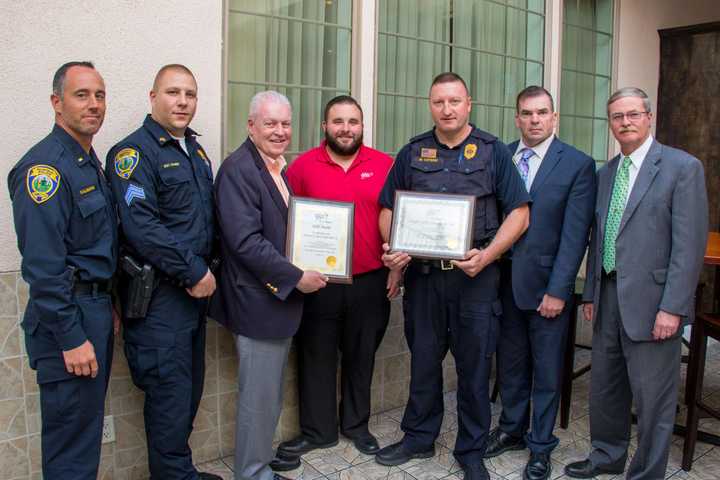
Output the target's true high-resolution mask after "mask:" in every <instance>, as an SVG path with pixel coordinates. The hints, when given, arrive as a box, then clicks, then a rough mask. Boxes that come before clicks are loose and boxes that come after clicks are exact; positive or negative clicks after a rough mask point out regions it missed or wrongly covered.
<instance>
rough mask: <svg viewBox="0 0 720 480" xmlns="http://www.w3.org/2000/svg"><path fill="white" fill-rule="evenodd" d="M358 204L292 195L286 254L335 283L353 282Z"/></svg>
mask: <svg viewBox="0 0 720 480" xmlns="http://www.w3.org/2000/svg"><path fill="white" fill-rule="evenodd" d="M354 214H355V205H354V204H353V203H350V202H334V201H329V200H318V199H314V198H304V197H294V196H293V197H290V201H289V204H288V228H287V241H286V244H285V245H286V246H285V249H286V252H285V254H286V256H287V258H288V259H289V260H290V262H292V264H293V265H295V266H296V267H298V268H300V269H302V270H316V271H318V272H320V273H322V274H324V275H327V277H328V281H329V282H333V283H352V251H353V225H354V221H353V220H354Z"/></svg>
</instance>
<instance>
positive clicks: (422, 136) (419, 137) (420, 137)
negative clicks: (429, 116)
mask: <svg viewBox="0 0 720 480" xmlns="http://www.w3.org/2000/svg"><path fill="white" fill-rule="evenodd" d="M428 137H432V130H428V131H427V132H423V133H421V134H420V135H416V136H414V137H412V138H411V139H410V141H409V142H408V143H416V142H419V141H420V140H424V139H426V138H428Z"/></svg>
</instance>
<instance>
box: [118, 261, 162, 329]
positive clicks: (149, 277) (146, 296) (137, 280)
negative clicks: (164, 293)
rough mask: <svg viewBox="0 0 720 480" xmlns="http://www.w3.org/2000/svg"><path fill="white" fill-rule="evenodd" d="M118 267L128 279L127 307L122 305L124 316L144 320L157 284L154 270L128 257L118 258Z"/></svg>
mask: <svg viewBox="0 0 720 480" xmlns="http://www.w3.org/2000/svg"><path fill="white" fill-rule="evenodd" d="M120 266H121V268H122V270H123V272H125V273H126V274H127V275H128V276H129V277H130V283H129V286H128V296H127V305H124V306H123V307H124V316H125V317H127V318H144V317H145V315H146V314H147V310H148V306H150V299H151V298H152V294H153V291H154V290H155V287H156V286H157V284H156V283H155V270H154V269H153V267H152V266H151V265H147V264H144V265H143V264H141V263H139V262H138V261H137V260H136V259H134V258H133V257H131V256H130V255H123V256H121V257H120Z"/></svg>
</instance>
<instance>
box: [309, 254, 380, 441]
mask: <svg viewBox="0 0 720 480" xmlns="http://www.w3.org/2000/svg"><path fill="white" fill-rule="evenodd" d="M386 282H387V270H386V269H384V268H381V269H378V270H373V271H371V272H367V273H364V274H361V275H355V276H354V277H353V283H352V284H351V285H343V284H337V283H331V284H328V285H327V287H325V288H323V289H321V290H319V291H318V292H317V293H313V294H311V295H306V296H305V306H304V309H303V317H302V322H301V324H300V329H299V331H298V360H299V376H300V385H299V390H300V429H301V431H302V433H303V435H305V436H307V438H309V439H310V440H311V441H313V442H316V443H331V442H334V441H335V440H337V436H338V420H337V415H336V412H337V400H336V398H337V385H336V382H337V364H338V347H339V349H340V351H341V352H342V366H341V368H342V377H341V401H340V430H341V431H342V433H343V435H345V436H347V437H350V438H354V437H357V436H361V435H363V434H365V433H367V431H368V429H367V428H368V427H367V424H368V419H369V417H370V385H371V383H372V374H373V367H374V365H375V352H376V350H377V348H378V346H380V342H381V341H382V338H383V335H384V334H385V329H386V328H387V324H388V317H389V315H390V302H389V301H388V299H387V291H386V288H385V287H386Z"/></svg>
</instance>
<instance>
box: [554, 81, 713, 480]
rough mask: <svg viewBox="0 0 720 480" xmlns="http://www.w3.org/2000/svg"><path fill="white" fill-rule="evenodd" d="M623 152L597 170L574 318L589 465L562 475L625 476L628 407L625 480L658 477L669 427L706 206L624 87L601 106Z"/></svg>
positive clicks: (686, 163) (694, 162)
mask: <svg viewBox="0 0 720 480" xmlns="http://www.w3.org/2000/svg"><path fill="white" fill-rule="evenodd" d="M607 110H608V117H609V119H610V129H611V130H612V132H613V135H614V136H615V138H616V139H617V141H618V142H619V143H620V149H621V154H620V155H618V156H616V157H615V158H613V159H612V160H611V161H610V162H608V164H607V165H606V166H604V167H603V168H601V169H600V171H599V172H598V194H597V204H596V206H595V223H594V227H593V232H592V236H591V239H590V253H589V257H588V263H587V265H588V267H587V283H586V287H585V291H584V292H583V301H584V302H587V303H585V304H584V305H583V312H584V315H585V318H586V319H587V320H593V321H594V325H593V342H592V366H593V368H592V378H591V383H590V439H591V443H592V451H591V452H590V455H589V457H588V458H587V459H586V460H583V461H580V462H575V463H571V464H569V465H568V466H567V467H565V473H566V474H567V475H569V476H571V477H575V478H590V477H594V476H596V475H599V474H602V473H614V474H619V473H622V472H623V471H624V469H625V462H626V460H627V453H628V444H629V442H630V423H631V413H630V412H631V405H632V402H633V399H634V400H635V405H636V411H637V415H638V437H637V438H638V440H637V443H638V445H637V451H636V452H635V455H634V456H633V459H632V461H631V462H630V466H629V468H628V472H627V478H628V479H661V478H664V476H665V468H666V466H667V460H668V452H669V449H670V439H671V436H672V431H673V423H674V420H675V408H676V404H677V392H678V380H679V377H680V346H681V334H682V327H683V326H684V325H686V324H687V323H689V321H688V319H690V318H691V315H692V311H693V294H694V291H695V286H696V284H697V281H698V276H699V274H700V268H701V267H702V262H703V254H704V251H705V244H706V241H707V231H708V207H707V193H706V189H705V176H704V173H703V167H702V164H701V163H700V161H699V160H698V159H697V158H695V157H693V156H691V155H689V154H687V153H685V152H683V151H681V150H677V149H674V148H671V147H668V146H665V145H662V144H660V143H658V142H657V141H656V140H654V139H653V137H652V135H651V134H650V125H651V122H652V113H651V112H650V100H649V99H648V97H647V95H646V94H645V92H643V91H642V90H640V89H638V88H623V89H620V90H618V91H617V92H615V93H614V94H613V95H612V96H611V97H610V99H609V100H608V102H607Z"/></svg>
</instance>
